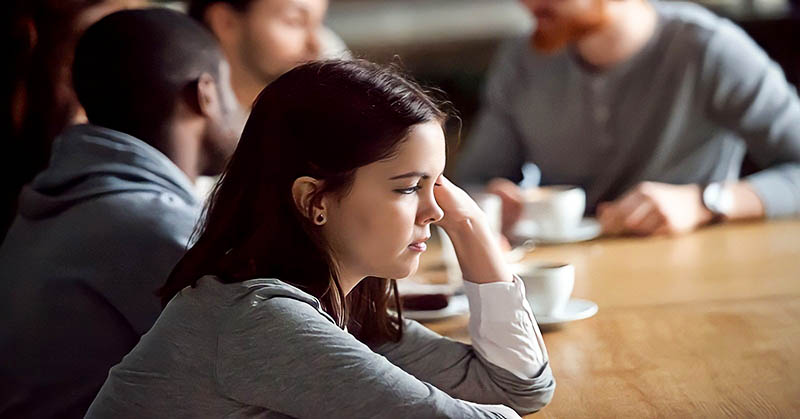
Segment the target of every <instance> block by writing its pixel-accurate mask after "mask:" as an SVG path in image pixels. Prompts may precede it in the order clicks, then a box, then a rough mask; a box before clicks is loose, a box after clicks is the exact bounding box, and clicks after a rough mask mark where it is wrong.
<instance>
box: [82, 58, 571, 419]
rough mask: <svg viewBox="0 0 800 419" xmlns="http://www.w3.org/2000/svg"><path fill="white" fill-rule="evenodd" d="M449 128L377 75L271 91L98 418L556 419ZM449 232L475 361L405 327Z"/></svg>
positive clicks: (357, 69)
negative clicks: (428, 254)
mask: <svg viewBox="0 0 800 419" xmlns="http://www.w3.org/2000/svg"><path fill="white" fill-rule="evenodd" d="M444 119H445V114H444V113H443V112H442V111H441V110H440V109H439V107H437V105H436V103H434V102H433V101H432V100H431V98H429V97H428V96H427V95H426V94H425V93H424V92H423V91H422V90H421V89H420V88H419V87H418V86H417V85H415V84H414V83H412V82H410V81H408V80H406V79H405V78H403V77H402V76H400V75H398V74H396V73H394V72H392V71H390V70H387V69H384V68H381V67H379V66H377V65H375V64H370V63H367V62H364V61H327V62H313V63H309V64H305V65H302V66H300V67H297V68H295V69H294V70H291V71H289V72H288V73H286V74H285V75H283V76H281V77H280V78H278V79H277V80H276V81H275V82H273V83H272V84H270V85H269V86H268V87H267V88H265V89H264V90H263V91H262V93H261V94H260V95H259V98H258V99H257V101H256V103H255V106H254V108H253V112H252V114H251V116H250V119H249V120H248V122H247V125H246V127H245V130H244V133H243V135H242V139H241V142H240V143H239V146H238V149H237V150H236V153H235V154H234V156H233V159H232V160H231V162H230V164H229V166H228V168H227V169H226V171H225V173H224V174H223V176H222V178H221V179H220V181H219V183H218V184H217V186H216V188H215V190H214V193H213V196H212V198H211V200H210V203H209V206H208V208H207V212H206V216H205V218H204V224H203V226H202V229H200V230H199V233H200V234H199V236H198V238H197V241H196V243H195V244H194V245H193V246H192V248H191V249H190V250H189V251H188V253H187V254H186V256H185V257H184V258H183V259H182V260H181V261H180V263H179V264H178V265H177V266H176V268H175V270H174V271H173V272H172V274H171V276H170V277H169V279H168V281H167V283H166V285H165V286H164V287H163V288H162V289H161V290H160V293H161V296H162V298H163V301H164V303H166V302H169V304H167V306H166V308H165V309H164V312H163V313H162V315H161V317H160V318H159V320H158V321H157V322H156V324H155V325H154V326H153V328H152V329H151V330H150V331H149V332H148V333H147V334H146V335H144V336H143V337H142V339H141V341H140V342H139V344H138V345H137V346H136V347H135V348H134V349H133V351H131V353H129V354H128V355H127V356H126V357H125V358H124V359H123V361H122V362H121V363H120V364H119V365H117V366H115V367H114V368H112V369H111V372H110V374H109V377H108V379H107V381H106V383H105V384H104V386H103V388H102V389H101V391H100V393H99V395H98V396H97V398H96V399H95V401H94V403H93V404H92V407H91V408H90V410H89V413H88V417H126V416H145V417H176V416H203V417H223V416H224V417H251V416H258V417H287V416H290V417H324V418H335V417H342V418H352V417H392V418H401V417H410V418H431V417H459V418H466V417H502V416H505V417H509V416H512V417H513V416H516V414H515V412H514V411H516V412H517V413H520V414H524V413H529V412H532V411H535V410H538V409H540V408H541V407H543V406H544V405H545V404H546V403H547V402H548V401H549V400H550V398H551V397H552V394H553V389H554V387H555V383H554V381H553V377H552V373H551V371H550V367H549V366H548V363H547V354H546V351H545V348H544V344H543V342H542V339H541V335H540V333H539V331H538V329H537V327H536V323H535V320H534V318H533V315H532V314H531V309H530V306H529V305H528V303H527V302H526V300H525V297H524V296H525V292H524V289H523V285H522V283H521V281H520V280H519V279H516V278H515V277H514V276H513V275H512V274H511V273H509V272H508V270H507V268H506V266H505V264H504V263H503V257H502V254H501V251H500V250H499V248H498V245H497V243H496V242H495V241H494V238H493V235H492V233H491V230H490V229H489V228H488V226H487V221H486V219H485V216H484V214H483V213H482V212H481V211H480V210H479V208H478V207H477V205H476V204H475V203H474V202H473V201H472V200H471V199H470V198H469V197H468V196H467V195H466V194H465V193H464V192H463V191H461V190H460V189H458V188H457V187H456V186H454V185H453V184H452V183H450V182H449V181H448V180H447V179H445V178H444V177H443V176H442V175H441V173H442V171H443V170H444V166H445V154H446V151H445V140H444V135H443V132H442V124H443V122H444ZM433 223H436V224H438V225H440V226H442V227H443V228H444V229H445V231H447V233H448V235H449V236H450V237H451V239H452V242H453V245H454V247H455V249H456V253H457V255H458V259H459V261H460V263H461V268H462V271H463V273H464V279H465V288H466V293H467V296H468V299H469V302H470V313H471V317H470V323H469V330H470V334H471V336H472V339H473V345H472V346H470V345H464V344H461V343H457V342H454V341H451V340H449V339H446V338H443V337H441V336H438V335H436V334H435V333H433V332H431V331H430V330H428V329H426V328H424V327H423V326H421V325H419V324H418V323H416V322H413V321H408V320H405V319H403V318H402V313H401V308H400V305H399V303H398V297H397V291H396V284H395V281H394V278H404V277H407V276H409V275H411V274H412V273H414V271H415V270H416V269H417V266H418V264H419V257H420V254H421V253H422V252H424V251H425V241H426V240H427V239H428V238H429V236H430V225H431V224H433ZM502 405H505V406H502ZM506 406H508V407H506ZM509 407H510V408H512V409H513V411H512V410H511V409H509Z"/></svg>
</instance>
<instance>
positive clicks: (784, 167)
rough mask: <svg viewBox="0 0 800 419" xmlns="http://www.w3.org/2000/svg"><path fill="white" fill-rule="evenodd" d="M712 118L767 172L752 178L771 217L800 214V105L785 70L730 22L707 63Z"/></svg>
mask: <svg viewBox="0 0 800 419" xmlns="http://www.w3.org/2000/svg"><path fill="white" fill-rule="evenodd" d="M702 71H703V73H702V74H703V77H704V79H705V80H704V82H705V83H708V85H709V86H710V89H711V90H710V96H709V102H708V105H709V114H710V115H711V118H712V119H713V120H715V121H716V122H718V123H719V124H721V125H722V126H724V127H726V128H728V129H730V130H731V131H734V132H736V133H737V134H738V135H739V136H740V137H741V138H743V139H744V140H745V142H746V143H747V148H748V152H749V153H750V156H751V157H752V158H753V161H754V162H755V163H756V164H757V165H759V166H760V167H763V168H765V169H764V170H762V171H760V172H758V173H755V174H753V175H751V176H749V177H747V179H746V180H747V181H748V182H749V183H750V184H751V185H752V186H753V188H754V190H755V192H756V194H758V196H759V197H760V198H761V201H762V202H763V204H764V209H765V211H766V216H767V217H770V218H772V217H781V216H789V215H798V214H800V99H798V96H797V91H796V89H795V88H794V87H793V86H792V85H791V84H789V83H788V82H787V81H786V78H785V77H784V75H783V72H782V71H781V69H780V67H778V65H777V64H776V63H775V62H773V61H772V60H770V58H769V57H768V56H767V54H766V53H765V52H764V51H763V50H762V49H761V48H760V47H759V46H758V45H756V43H755V42H754V41H753V40H752V39H750V38H749V37H748V36H747V35H746V34H745V33H744V31H743V30H742V29H740V28H739V27H737V26H735V25H734V24H732V23H731V22H729V21H727V20H723V21H722V24H721V25H720V28H719V29H718V30H717V32H716V33H715V34H714V35H713V36H712V37H711V38H710V41H709V44H708V46H707V50H706V54H705V61H704V63H703V68H702Z"/></svg>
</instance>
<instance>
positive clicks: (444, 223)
mask: <svg viewBox="0 0 800 419" xmlns="http://www.w3.org/2000/svg"><path fill="white" fill-rule="evenodd" d="M433 196H434V199H436V203H437V204H438V205H439V208H441V209H442V211H443V212H444V216H443V217H442V219H441V220H439V222H437V223H436V224H438V225H440V226H441V227H442V228H444V229H445V231H449V230H450V229H452V228H456V227H457V226H459V225H461V224H463V223H465V222H469V221H470V220H473V219H476V218H480V219H482V217H484V214H483V211H481V209H480V207H478V204H476V203H475V201H474V200H472V198H470V196H469V195H467V193H466V192H464V191H463V190H462V189H461V188H459V187H458V186H456V185H454V184H453V182H450V180H449V179H447V178H446V177H444V175H442V176H439V178H438V179H436V186H434V188H433Z"/></svg>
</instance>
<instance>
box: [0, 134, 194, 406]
mask: <svg viewBox="0 0 800 419" xmlns="http://www.w3.org/2000/svg"><path fill="white" fill-rule="evenodd" d="M200 210H201V203H200V200H199V199H197V197H196V196H195V194H194V191H193V185H192V183H191V181H190V180H189V178H188V177H187V176H186V175H185V174H184V173H183V172H182V171H181V170H180V169H179V168H178V167H177V166H175V164H174V163H173V162H172V161H170V160H169V159H168V158H167V157H166V156H165V155H163V154H162V153H160V152H159V151H158V150H156V149H155V148H153V147H151V146H149V145H147V144H146V143H144V142H143V141H141V140H139V139H136V138H134V137H131V136H130V135H126V134H124V133H121V132H118V131H114V130H111V129H106V128H102V127H98V126H93V125H80V126H75V127H71V128H69V129H67V130H66V131H65V132H64V133H63V134H62V135H61V136H60V137H59V138H58V139H57V140H56V141H55V144H54V145H53V153H52V159H51V161H50V166H49V167H48V168H47V169H46V170H45V171H44V172H42V173H40V174H39V175H38V176H37V177H36V178H35V179H34V180H33V182H32V183H31V184H30V185H27V186H26V187H25V188H24V189H23V191H22V195H21V196H20V208H19V215H18V216H17V218H16V219H15V220H14V223H13V225H12V226H11V229H10V230H9V232H8V235H7V236H6V238H5V241H4V242H3V245H2V247H0V283H2V286H0V359H2V361H0V417H5V416H10V417H25V418H35V417H48V418H49V417H60V418H64V417H83V415H84V414H85V413H86V409H87V408H88V407H89V404H90V403H91V402H92V399H93V398H94V396H95V395H96V394H97V391H98V390H99V389H100V386H101V385H102V384H103V380H105V378H106V376H107V375H108V369H109V368H111V367H112V366H113V365H115V364H116V363H118V362H119V361H120V360H121V359H122V357H123V356H125V354H126V353H128V351H130V350H131V348H133V346H134V345H136V342H138V341H139V337H140V336H141V335H143V334H144V333H145V332H146V331H147V330H148V329H150V326H152V325H153V322H155V320H156V318H157V317H158V315H159V313H160V312H161V304H160V302H159V300H158V298H157V297H156V296H155V295H154V294H153V292H154V291H155V290H156V289H157V288H158V287H159V286H161V285H162V284H163V283H164V279H165V278H166V277H167V275H169V272H170V271H171V270H172V268H173V266H174V265H175V263H176V262H177V261H178V259H180V257H181V256H182V255H183V253H184V252H185V249H186V245H187V243H188V241H189V236H190V234H191V233H192V230H193V228H194V224H195V222H196V221H197V218H198V216H199V214H200Z"/></svg>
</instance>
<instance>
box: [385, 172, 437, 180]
mask: <svg viewBox="0 0 800 419" xmlns="http://www.w3.org/2000/svg"><path fill="white" fill-rule="evenodd" d="M408 177H421V178H423V179H429V178H430V177H431V176H430V175H429V174H427V173H425V172H408V173H403V174H402V175H397V176H392V177H390V178H389V180H395V179H403V178H408Z"/></svg>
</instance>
